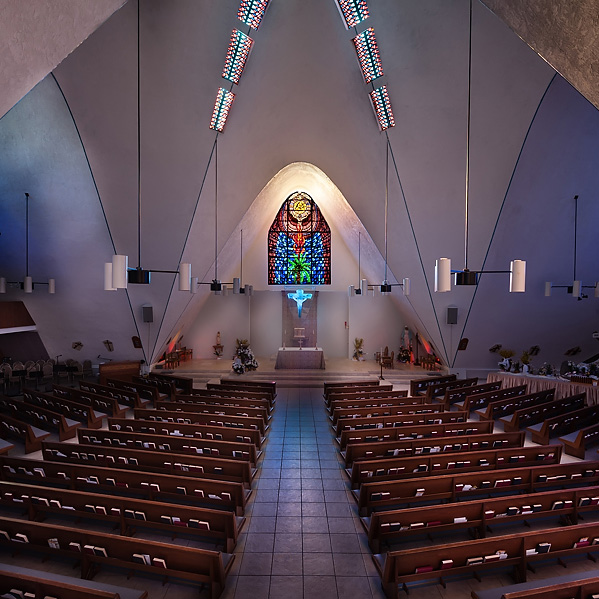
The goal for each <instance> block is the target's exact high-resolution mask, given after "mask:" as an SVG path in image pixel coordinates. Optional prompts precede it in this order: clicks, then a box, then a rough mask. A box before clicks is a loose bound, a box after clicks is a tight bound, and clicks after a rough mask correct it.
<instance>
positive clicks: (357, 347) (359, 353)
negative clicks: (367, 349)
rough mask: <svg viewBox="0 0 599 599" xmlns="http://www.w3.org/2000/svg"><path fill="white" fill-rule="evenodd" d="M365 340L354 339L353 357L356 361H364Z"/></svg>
mask: <svg viewBox="0 0 599 599" xmlns="http://www.w3.org/2000/svg"><path fill="white" fill-rule="evenodd" d="M363 346H364V339H361V338H359V337H356V338H355V339H354V355H353V356H352V357H353V359H354V360H362V359H363V356H364V349H363Z"/></svg>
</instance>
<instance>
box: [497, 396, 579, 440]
mask: <svg viewBox="0 0 599 599" xmlns="http://www.w3.org/2000/svg"><path fill="white" fill-rule="evenodd" d="M584 406H586V393H584V392H583V393H578V394H577V395H570V397H564V398H563V399H555V400H553V401H551V402H549V403H543V404H542V405H536V406H531V407H528V408H521V409H519V410H516V411H515V412H513V413H512V415H511V416H508V417H505V418H500V420H501V422H503V430H504V431H517V430H520V429H521V428H524V427H527V426H531V425H533V424H537V423H542V422H544V421H545V420H546V419H547V418H552V417H554V416H566V415H567V414H569V413H570V412H573V411H575V410H580V409H581V408H584Z"/></svg>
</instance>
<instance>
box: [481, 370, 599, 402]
mask: <svg viewBox="0 0 599 599" xmlns="http://www.w3.org/2000/svg"><path fill="white" fill-rule="evenodd" d="M495 381H501V386H502V387H517V386H518V385H527V388H528V393H535V392H537V391H544V390H545V389H553V388H555V399H561V398H562V397H569V396H570V395H574V394H575V393H583V392H586V394H587V405H589V406H595V405H597V404H598V403H599V387H597V386H594V385H587V384H584V383H571V382H570V381H566V380H564V379H559V378H554V377H550V376H534V375H530V374H513V373H511V372H490V373H489V374H488V376H487V382H488V383H493V382H495Z"/></svg>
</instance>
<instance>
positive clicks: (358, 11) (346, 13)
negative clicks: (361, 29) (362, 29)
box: [336, 0, 370, 29]
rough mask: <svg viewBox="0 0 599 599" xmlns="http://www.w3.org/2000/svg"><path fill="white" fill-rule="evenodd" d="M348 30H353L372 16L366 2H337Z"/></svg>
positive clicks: (354, 0) (351, 0)
mask: <svg viewBox="0 0 599 599" xmlns="http://www.w3.org/2000/svg"><path fill="white" fill-rule="evenodd" d="M336 2H337V7H338V8H339V12H340V13H341V16H342V17H343V23H344V25H345V28H346V29H351V28H352V27H355V26H356V25H358V24H360V23H361V22H362V21H364V20H366V19H367V18H368V17H369V16H370V15H369V13H368V5H367V4H366V0H336Z"/></svg>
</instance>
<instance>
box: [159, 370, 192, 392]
mask: <svg viewBox="0 0 599 599" xmlns="http://www.w3.org/2000/svg"><path fill="white" fill-rule="evenodd" d="M149 376H150V377H151V378H156V379H164V380H167V381H169V380H171V381H173V382H174V383H175V387H176V389H177V393H182V394H191V393H192V392H193V379H192V378H189V377H186V376H175V375H174V374H163V373H161V372H158V371H154V372H151V373H150V374H149Z"/></svg>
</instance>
